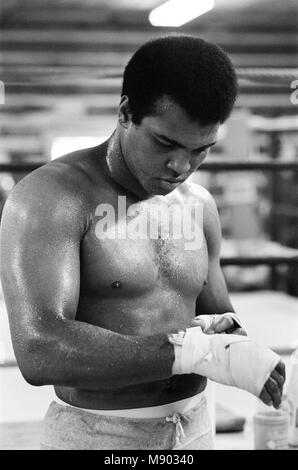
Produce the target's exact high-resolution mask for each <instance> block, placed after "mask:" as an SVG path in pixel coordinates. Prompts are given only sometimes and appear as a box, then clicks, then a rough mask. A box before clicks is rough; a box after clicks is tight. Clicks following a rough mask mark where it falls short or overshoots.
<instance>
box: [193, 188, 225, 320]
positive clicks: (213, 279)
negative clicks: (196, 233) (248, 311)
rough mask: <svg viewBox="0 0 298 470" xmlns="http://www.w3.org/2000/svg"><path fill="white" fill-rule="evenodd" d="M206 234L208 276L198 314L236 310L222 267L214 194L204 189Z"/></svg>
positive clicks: (198, 304)
mask: <svg viewBox="0 0 298 470" xmlns="http://www.w3.org/2000/svg"><path fill="white" fill-rule="evenodd" d="M204 199H205V204H204V213H203V214H204V234H205V238H206V242H207V247H208V257H209V262H208V278H207V281H208V283H207V285H206V286H204V288H203V290H202V291H201V293H200V295H199V296H198V298H197V303H196V315H201V314H204V313H208V314H221V313H225V312H234V308H233V306H232V304H231V301H230V298H229V294H228V291H227V287H226V283H225V280H224V277H223V274H222V270H221V267H220V245H221V228H220V220H219V215H218V211H217V208H216V205H215V202H214V200H213V198H212V196H211V195H210V194H209V193H208V192H207V191H204Z"/></svg>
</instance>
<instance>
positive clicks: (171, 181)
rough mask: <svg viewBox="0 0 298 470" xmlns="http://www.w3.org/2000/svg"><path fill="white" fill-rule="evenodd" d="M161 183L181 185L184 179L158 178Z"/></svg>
mask: <svg viewBox="0 0 298 470" xmlns="http://www.w3.org/2000/svg"><path fill="white" fill-rule="evenodd" d="M160 179H161V181H166V182H167V183H171V184H179V183H180V184H181V183H183V182H184V181H185V178H175V179H174V178H160Z"/></svg>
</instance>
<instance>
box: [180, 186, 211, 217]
mask: <svg viewBox="0 0 298 470" xmlns="http://www.w3.org/2000/svg"><path fill="white" fill-rule="evenodd" d="M179 190H180V193H181V194H182V195H183V197H184V199H185V202H188V201H193V202H197V203H201V204H203V206H204V208H205V209H207V210H208V211H209V210H211V211H213V212H214V211H215V212H217V209H216V203H215V201H214V198H213V196H212V195H211V193H210V192H209V191H208V190H207V189H206V188H204V187H203V186H201V185H199V184H197V183H194V182H192V181H186V182H185V183H183V185H181V186H180V188H179Z"/></svg>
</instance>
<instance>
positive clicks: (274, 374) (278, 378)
mask: <svg viewBox="0 0 298 470" xmlns="http://www.w3.org/2000/svg"><path fill="white" fill-rule="evenodd" d="M271 377H272V378H273V379H275V380H276V382H278V385H279V386H280V388H281V389H282V388H283V385H284V383H285V377H284V376H283V375H281V374H279V373H278V372H277V370H276V369H274V370H273V371H272V372H271Z"/></svg>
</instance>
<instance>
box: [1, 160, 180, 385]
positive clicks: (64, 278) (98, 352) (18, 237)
mask: <svg viewBox="0 0 298 470" xmlns="http://www.w3.org/2000/svg"><path fill="white" fill-rule="evenodd" d="M73 186H74V187H75V190H73ZM85 214H86V206H85V205H84V201H83V199H82V197H81V196H80V190H79V188H78V187H76V185H75V184H74V185H73V182H72V180H71V177H69V178H66V177H65V174H64V176H63V175H61V171H60V169H59V167H55V166H53V167H52V168H49V167H48V168H42V169H40V170H38V171H37V172H34V173H33V174H31V175H29V177H27V178H25V179H24V180H22V181H21V182H20V183H19V184H18V185H17V186H16V188H15V189H14V190H13V192H12V194H11V195H10V197H9V199H8V201H7V203H6V205H5V208H4V212H3V217H2V224H1V280H2V285H3V291H4V297H5V302H6V306H7V311H8V314H9V320H10V327H11V335H12V341H13V346H14V350H15V355H16V358H17V361H18V364H19V367H20V370H21V372H22V374H23V376H24V378H25V379H26V380H27V381H28V382H29V383H31V384H32V385H47V384H52V385H60V386H71V387H79V388H87V389H94V390H100V389H101V390H102V389H105V388H107V389H111V388H113V387H116V388H117V387H122V386H126V385H132V384H139V383H142V382H152V381H154V380H159V379H164V378H167V377H170V376H171V369H172V364H173V360H174V351H173V347H172V345H171V344H170V343H169V342H168V339H167V336H166V335H154V336H145V337H143V336H142V337H139V336H127V335H121V334H118V333H115V332H112V331H109V330H105V329H102V328H100V327H97V326H93V325H89V324H87V323H83V322H79V321H77V320H75V317H76V310H77V305H78V299H79V290H80V241H81V239H82V237H83V235H84V232H85V230H86V226H87V221H86V219H87V217H86V215H85Z"/></svg>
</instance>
